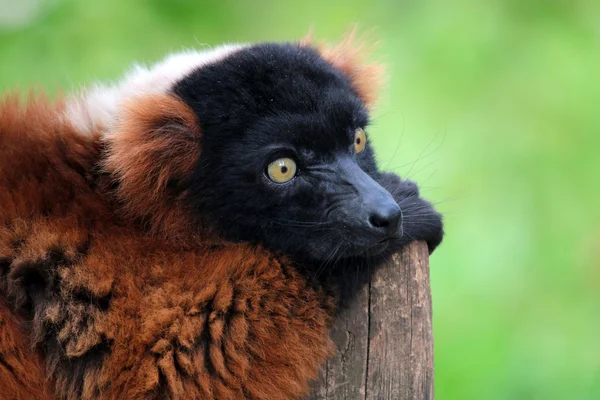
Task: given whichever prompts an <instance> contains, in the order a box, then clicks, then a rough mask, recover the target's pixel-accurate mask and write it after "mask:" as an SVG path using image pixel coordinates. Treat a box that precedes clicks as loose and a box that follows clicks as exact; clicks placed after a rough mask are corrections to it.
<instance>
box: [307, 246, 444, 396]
mask: <svg viewBox="0 0 600 400" xmlns="http://www.w3.org/2000/svg"><path fill="white" fill-rule="evenodd" d="M331 336H332V338H333V341H334V342H335V345H336V353H335V355H334V356H333V357H331V358H330V359H329V360H328V362H327V364H326V365H325V366H324V367H323V368H322V370H321V372H320V378H319V381H318V382H316V383H315V385H314V386H313V390H312V393H311V395H310V397H309V398H310V399H312V400H342V399H348V400H354V399H390V400H409V399H410V400H413V399H417V400H421V399H433V333H432V326H431V291H430V287H429V257H428V252H427V245H426V244H425V243H423V242H415V243H412V244H411V245H409V246H407V247H406V248H405V249H404V250H403V251H401V252H400V253H398V254H395V255H394V256H393V257H392V259H391V260H390V261H389V262H388V263H387V264H386V265H383V266H382V267H381V268H380V269H378V270H377V271H376V272H375V273H374V274H373V276H372V278H371V281H370V282H369V283H368V284H367V285H363V287H362V288H360V289H359V291H358V295H357V296H356V297H355V298H354V300H353V301H352V302H351V304H349V306H348V308H346V309H344V310H343V311H342V312H341V314H340V315H339V317H338V318H337V319H336V321H335V323H334V326H333V328H332V331H331Z"/></svg>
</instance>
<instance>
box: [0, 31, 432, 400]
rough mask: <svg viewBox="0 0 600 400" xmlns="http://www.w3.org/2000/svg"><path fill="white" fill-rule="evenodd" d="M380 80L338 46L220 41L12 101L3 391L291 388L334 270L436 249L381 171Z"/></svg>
mask: <svg viewBox="0 0 600 400" xmlns="http://www.w3.org/2000/svg"><path fill="white" fill-rule="evenodd" d="M378 70H379V67H378V65H376V64H372V63H368V62H366V61H365V60H364V58H362V57H361V56H360V52H359V51H358V50H357V49H356V47H355V46H354V45H352V43H351V42H350V41H346V42H344V43H342V44H341V45H338V46H335V47H332V48H327V47H324V46H320V45H313V44H311V43H310V42H307V41H305V42H298V43H266V44H257V45H227V46H222V47H218V48H215V49H212V50H206V51H202V52H193V51H190V52H185V53H181V54H176V55H171V56H169V57H168V58H166V59H165V60H164V61H162V62H160V63H158V64H156V65H155V66H154V67H152V68H144V67H139V66H138V67H135V68H134V69H133V70H132V71H131V72H130V73H129V74H127V75H126V76H125V77H124V78H123V79H122V80H121V81H120V82H118V83H117V84H115V85H109V86H93V87H90V88H87V89H86V90H83V91H82V92H81V93H78V94H74V95H71V96H66V97H63V98H60V99H58V100H56V101H54V102H50V101H48V100H47V99H46V98H44V97H43V96H29V99H27V100H25V99H22V98H19V97H18V96H17V95H7V96H5V97H4V99H3V100H2V102H1V105H0V398H2V399H155V398H156V399H158V398H161V399H162V398H165V399H242V398H247V399H265V400H267V399H268V400H274V399H275V400H276V399H293V398H299V397H301V396H302V395H304V394H305V393H306V392H307V390H308V387H309V383H310V380H311V379H313V378H315V377H316V374H317V371H318V369H319V367H320V365H321V364H322V363H323V362H324V361H325V359H326V357H327V356H328V355H329V354H330V352H331V349H332V345H331V341H330V338H329V336H328V327H329V324H330V322H331V321H332V318H333V317H334V316H335V313H336V310H337V309H338V307H339V306H340V305H339V304H340V301H342V300H343V298H344V296H341V295H340V293H342V290H343V286H344V284H345V282H347V281H348V280H349V279H350V277H348V276H347V275H349V276H351V277H356V276H359V274H361V273H362V274H368V271H372V270H373V268H374V267H375V266H376V265H377V263H379V262H381V261H382V260H384V259H385V258H386V256H388V255H390V254H391V253H393V252H394V251H397V250H398V249H399V248H400V247H401V246H402V245H404V244H406V243H408V242H409V241H412V240H417V239H418V240H425V241H427V243H428V245H429V249H430V251H433V250H434V249H435V247H436V246H437V245H438V244H439V243H440V241H441V239H442V221H441V217H440V215H439V214H438V213H437V212H436V211H435V210H434V209H433V208H432V206H431V204H430V203H428V202H427V201H425V200H423V199H422V198H421V197H420V196H419V190H418V188H417V186H416V185H415V184H414V183H412V182H410V181H407V180H402V179H401V178H399V177H398V176H396V175H394V174H391V173H385V172H382V171H380V170H379V169H378V168H377V166H376V163H375V160H374V155H373V149H372V148H371V146H370V144H369V141H368V139H367V134H366V133H365V132H366V127H367V126H368V123H369V109H370V106H371V105H372V102H373V101H374V96H375V93H374V90H375V87H376V83H377V82H376V81H377V77H378ZM350 266H351V267H352V269H351V270H350V272H349V267H350ZM356 269H358V270H360V271H358V270H356ZM361 271H362V272H361ZM350 295H351V294H350Z"/></svg>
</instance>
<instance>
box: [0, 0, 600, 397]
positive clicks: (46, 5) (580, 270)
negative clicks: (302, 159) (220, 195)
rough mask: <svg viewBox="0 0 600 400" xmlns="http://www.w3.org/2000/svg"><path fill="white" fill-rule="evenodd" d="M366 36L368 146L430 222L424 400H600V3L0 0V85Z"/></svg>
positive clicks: (66, 83)
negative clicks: (225, 50) (271, 44)
mask: <svg viewBox="0 0 600 400" xmlns="http://www.w3.org/2000/svg"><path fill="white" fill-rule="evenodd" d="M355 23H359V24H360V27H361V30H362V31H363V32H369V33H370V36H371V37H373V38H375V39H378V40H379V41H380V45H379V47H378V50H377V51H376V54H375V57H376V58H379V59H381V60H383V61H384V62H385V63H387V65H388V75H389V80H388V85H387V87H386V88H385V90H384V93H383V97H382V100H381V101H380V102H379V104H378V106H377V108H376V110H375V119H374V124H373V126H372V127H371V129H370V138H371V139H372V141H373V142H374V143H375V145H376V147H377V149H378V152H379V153H378V155H379V160H380V162H381V164H382V165H383V166H386V167H387V168H388V169H395V170H396V171H397V172H398V173H400V174H401V175H403V176H409V177H411V178H413V179H415V180H417V181H418V182H420V183H421V184H422V185H423V187H424V189H423V193H424V195H425V196H427V197H428V198H430V199H431V200H433V201H435V202H439V203H438V207H439V209H440V210H441V211H442V212H444V214H445V215H446V232H447V236H446V239H445V241H444V243H443V246H442V247H441V248H440V249H439V250H438V251H437V252H436V253H435V254H434V255H433V257H432V260H431V263H432V265H431V275H432V286H433V301H434V304H433V307H434V329H435V339H436V344H435V346H436V347H435V365H436V396H437V398H438V399H442V400H443V399H569V400H570V399H600V262H598V259H599V258H600V211H599V206H600V201H599V200H600V157H599V156H598V152H599V151H600V107H599V106H600V2H598V0H588V1H585V0H555V1H551V0H546V1H543V0H505V1H501V0H489V1H474V0H473V1H467V0H458V1H453V2H449V1H441V0H440V1H433V0H429V1H428V0H424V1H415V0H402V1H391V0H390V1H367V0H365V1H349V0H346V1H328V2H324V1H316V0H311V1H303V2H302V3H299V2H298V3H294V2H284V1H270V2H266V1H231V0H220V1H191V0H189V1H184V0H178V1H166V0H128V1H125V0H96V1H92V0H50V1H43V0H0V90H1V91H6V90H9V89H16V88H21V89H24V88H28V87H30V86H32V85H33V86H38V87H39V86H40V85H43V86H44V87H46V88H47V89H48V90H49V91H50V92H51V93H55V92H56V91H57V90H58V88H63V89H66V90H70V89H72V88H75V87H77V86H78V85H80V84H83V83H89V82H92V81H94V80H98V79H99V80H110V79H116V78H117V77H118V76H119V75H120V74H122V73H123V71H124V70H125V69H126V68H127V67H128V66H129V65H130V64H131V63H132V62H133V61H143V62H152V61H155V60H158V59H160V58H161V57H162V56H164V55H165V54H166V53H168V52H172V51H177V50H180V49H182V48H183V47H191V48H202V47H206V46H213V45H218V44H220V43H223V42H254V41H265V40H295V39H298V38H301V37H303V36H304V35H305V34H306V33H307V32H308V30H309V28H312V29H313V31H314V34H315V36H316V37H317V38H321V39H324V40H327V41H330V42H335V41H337V40H339V39H340V38H341V37H342V36H343V34H344V33H345V32H346V31H347V30H348V29H349V28H351V27H352V26H353V25H354V24H355Z"/></svg>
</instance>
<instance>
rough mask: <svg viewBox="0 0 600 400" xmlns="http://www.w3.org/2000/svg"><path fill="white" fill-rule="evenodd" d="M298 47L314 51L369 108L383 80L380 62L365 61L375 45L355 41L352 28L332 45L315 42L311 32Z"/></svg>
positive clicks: (354, 31) (355, 36)
mask: <svg viewBox="0 0 600 400" xmlns="http://www.w3.org/2000/svg"><path fill="white" fill-rule="evenodd" d="M300 45H301V46H309V47H313V48H315V49H316V50H317V51H318V52H319V54H320V55H321V57H323V59H325V60H326V61H328V62H330V63H331V64H332V65H333V66H334V67H336V68H337V69H339V70H340V71H342V73H344V74H345V75H346V76H347V77H348V78H350V81H351V82H352V85H353V86H354V89H355V90H356V91H357V93H358V95H359V96H360V98H361V99H362V100H363V101H364V102H365V103H366V104H367V106H369V107H372V106H373V104H374V103H375V101H376V100H377V95H378V92H379V89H380V88H381V86H382V84H383V81H384V79H383V78H384V67H383V65H382V64H380V63H377V62H370V61H368V57H369V56H370V55H371V54H372V52H373V50H374V47H375V45H367V44H366V40H363V39H360V38H357V34H356V29H352V30H351V31H350V32H349V33H348V34H347V35H346V36H345V37H344V39H342V41H341V42H340V43H338V44H337V45H334V46H328V45H326V44H324V43H321V42H315V41H314V40H313V38H312V33H309V34H308V35H307V36H306V37H305V38H304V39H302V40H301V41H300Z"/></svg>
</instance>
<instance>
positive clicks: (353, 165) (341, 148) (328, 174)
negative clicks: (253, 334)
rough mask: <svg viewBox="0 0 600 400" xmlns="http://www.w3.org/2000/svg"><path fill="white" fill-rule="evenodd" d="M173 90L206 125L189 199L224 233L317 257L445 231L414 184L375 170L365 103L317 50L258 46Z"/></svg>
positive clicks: (371, 250) (433, 238)
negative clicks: (191, 193) (199, 159)
mask: <svg viewBox="0 0 600 400" xmlns="http://www.w3.org/2000/svg"><path fill="white" fill-rule="evenodd" d="M174 92H175V94H177V95H178V96H180V97H181V98H182V99H183V100H184V101H186V103H187V104H189V105H190V106H191V107H192V108H193V110H194V112H195V113H196V114H197V116H198V120H199V121H200V125H201V129H202V133H203V144H202V147H203V148H202V157H201V161H200V163H199V165H198V166H197V168H196V170H195V176H194V179H193V182H192V189H191V190H192V192H193V197H192V198H193V202H194V206H195V207H196V209H197V210H198V212H200V213H203V214H205V215H209V216H210V218H209V219H210V221H215V223H216V228H217V229H218V230H219V231H220V233H221V234H223V235H224V236H225V237H227V238H228V239H231V240H243V241H250V242H258V243H263V244H264V245H266V246H267V247H269V248H272V249H276V250H280V251H283V252H284V253H287V254H290V255H292V256H295V257H298V258H300V259H303V260H309V261H319V262H324V261H329V260H334V259H339V258H344V257H351V256H363V255H364V256H368V255H377V254H380V253H382V252H384V251H386V250H390V249H394V248H396V247H397V246H398V245H401V244H403V243H406V242H408V241H410V240H412V239H424V240H427V241H428V242H429V244H430V249H431V250H433V248H434V247H435V246H437V244H439V242H440V241H441V237H442V230H441V219H440V217H439V215H438V214H437V213H436V212H435V211H434V210H433V209H432V208H431V206H430V205H429V203H427V202H425V201H424V200H421V199H420V198H419V196H418V190H417V188H416V186H415V185H414V184H413V183H411V182H407V181H402V180H400V179H399V178H398V177H396V176H395V175H391V174H383V173H380V172H379V171H378V170H377V166H376V164H375V160H374V155H373V150H372V148H371V146H370V144H369V141H368V133H367V134H365V132H367V125H368V115H367V110H366V107H365V105H364V104H363V102H362V101H361V100H360V99H359V97H358V95H357V93H356V92H355V91H354V89H353V88H352V86H351V83H350V82H349V80H348V78H347V77H346V76H345V75H343V74H342V73H341V72H340V71H338V70H336V69H335V68H334V67H333V66H331V65H330V64H328V63H327V62H325V61H324V60H323V59H322V58H321V57H320V56H319V55H318V54H317V53H316V52H315V51H313V50H311V49H309V48H306V47H300V46H298V45H293V44H265V45H257V46H253V47H250V48H247V49H244V50H241V51H239V52H237V53H235V54H233V55H231V56H229V57H228V58H226V59H224V60H222V61H220V62H218V63H215V64H212V65H209V66H206V67H203V68H201V69H199V70H198V71H196V72H194V73H192V74H191V75H190V76H188V77H187V78H185V79H183V80H182V81H181V82H179V83H178V84H177V85H176V86H175V88H174Z"/></svg>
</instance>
